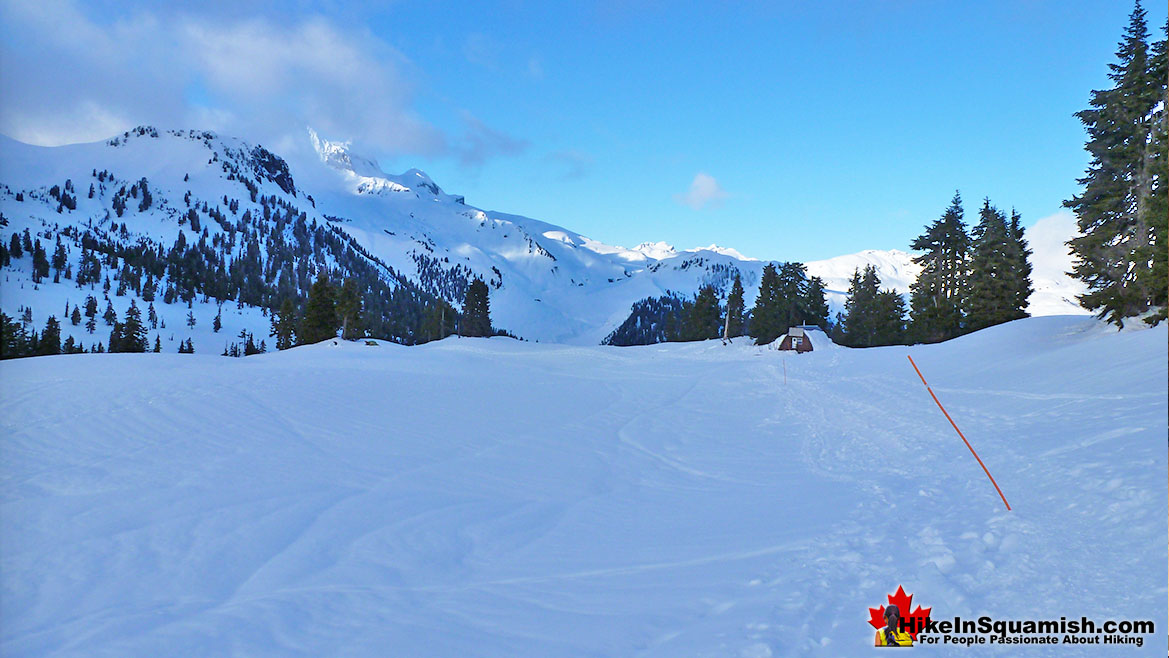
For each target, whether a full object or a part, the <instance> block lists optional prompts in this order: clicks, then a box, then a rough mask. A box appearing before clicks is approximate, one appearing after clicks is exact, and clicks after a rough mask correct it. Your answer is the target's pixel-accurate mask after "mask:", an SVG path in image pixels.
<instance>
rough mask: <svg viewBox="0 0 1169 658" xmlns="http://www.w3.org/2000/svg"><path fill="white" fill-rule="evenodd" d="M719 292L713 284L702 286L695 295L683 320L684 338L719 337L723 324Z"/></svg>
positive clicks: (702, 338)
mask: <svg viewBox="0 0 1169 658" xmlns="http://www.w3.org/2000/svg"><path fill="white" fill-rule="evenodd" d="M720 315H721V314H720V313H719V307H718V293H716V292H715V291H714V288H713V287H712V286H702V287H701V288H699V289H698V294H697V295H695V297H694V303H693V304H692V305H691V306H690V308H689V312H688V313H687V314H686V317H685V319H684V320H683V323H682V324H683V327H682V336H681V339H682V340H687V341H689V340H706V339H708V338H717V337H718V335H719V332H720V331H721V330H722V326H721V325H720V324H719V316H720Z"/></svg>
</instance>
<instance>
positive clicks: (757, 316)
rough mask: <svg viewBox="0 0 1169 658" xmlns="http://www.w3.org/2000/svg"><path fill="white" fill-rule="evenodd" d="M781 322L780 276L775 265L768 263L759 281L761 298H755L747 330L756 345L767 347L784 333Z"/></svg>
mask: <svg viewBox="0 0 1169 658" xmlns="http://www.w3.org/2000/svg"><path fill="white" fill-rule="evenodd" d="M780 322H781V320H780V299H779V274H778V273H777V272H776V269H775V264H774V263H768V264H767V265H765V266H763V276H762V277H760V279H759V296H758V297H756V298H755V306H754V308H752V309H751V322H750V324H749V325H747V328H748V330H749V333H750V335H751V337H752V338H754V339H755V344H756V345H767V344H768V343H771V342H772V341H774V340H775V339H776V338H779V336H780V334H782V333H783V330H782V329H781V328H780V326H779V325H780Z"/></svg>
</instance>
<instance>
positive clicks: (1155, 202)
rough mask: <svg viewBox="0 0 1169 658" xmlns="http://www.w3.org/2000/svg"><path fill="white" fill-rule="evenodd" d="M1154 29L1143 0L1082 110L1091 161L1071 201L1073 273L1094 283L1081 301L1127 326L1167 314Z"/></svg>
mask: <svg viewBox="0 0 1169 658" xmlns="http://www.w3.org/2000/svg"><path fill="white" fill-rule="evenodd" d="M1148 36H1149V31H1148V24H1147V22H1146V19H1145V11H1144V9H1143V8H1142V7H1141V6H1140V2H1139V1H1138V2H1137V3H1136V6H1135V8H1134V9H1133V12H1132V14H1130V16H1129V24H1128V27H1127V28H1126V30H1125V33H1124V36H1123V38H1122V39H1121V42H1120V44H1119V47H1118V49H1117V52H1116V58H1117V62H1116V63H1113V64H1110V65H1109V67H1110V68H1111V73H1109V76H1108V77H1109V78H1110V79H1111V80H1112V82H1113V86H1112V88H1111V89H1105V90H1096V91H1093V92H1092V94H1091V99H1090V101H1089V104H1090V105H1091V107H1090V108H1089V109H1086V110H1082V111H1080V112H1078V113H1076V116H1077V117H1079V119H1080V121H1081V122H1082V123H1083V124H1084V126H1085V128H1086V129H1087V132H1088V141H1087V144H1086V145H1085V148H1086V150H1087V151H1088V153H1089V155H1090V156H1091V161H1090V163H1089V165H1088V170H1087V172H1086V173H1085V175H1084V177H1083V178H1081V179H1079V181H1078V182H1079V183H1080V184H1081V185H1083V186H1084V190H1083V192H1082V193H1081V194H1078V195H1076V196H1074V197H1072V198H1071V199H1070V200H1068V201H1066V202H1064V205H1065V206H1067V207H1068V208H1071V209H1072V210H1073V211H1074V212H1075V213H1076V217H1077V223H1078V224H1079V228H1080V232H1081V234H1082V235H1080V236H1079V237H1076V238H1073V239H1072V240H1071V241H1070V242H1069V244H1070V245H1071V247H1072V251H1073V253H1074V255H1075V258H1076V260H1075V264H1074V265H1073V274H1074V275H1075V276H1076V277H1077V278H1079V279H1081V280H1082V281H1084V282H1085V283H1086V284H1087V286H1088V293H1087V294H1084V295H1081V296H1080V297H1079V301H1080V304H1081V305H1082V306H1083V307H1084V308H1087V309H1089V310H1092V311H1096V312H1097V316H1098V317H1100V318H1103V319H1105V320H1107V321H1108V322H1111V323H1114V324H1117V325H1120V326H1123V324H1124V320H1125V318H1129V317H1133V316H1136V315H1140V314H1142V313H1145V312H1146V311H1148V310H1149V309H1153V314H1152V317H1151V318H1150V319H1151V320H1152V321H1154V322H1155V321H1157V319H1158V318H1160V317H1163V316H1164V305H1165V297H1166V294H1167V292H1166V282H1165V281H1166V278H1165V271H1164V269H1165V266H1164V262H1165V258H1166V239H1167V237H1169V236H1166V235H1165V233H1164V228H1163V227H1164V226H1165V221H1166V217H1165V215H1166V211H1165V208H1166V201H1165V199H1164V197H1165V195H1166V188H1165V167H1166V159H1165V139H1164V136H1165V132H1166V128H1165V126H1166V111H1165V92H1166V75H1165V65H1164V55H1163V54H1164V46H1163V45H1160V44H1159V45H1157V46H1156V47H1154V49H1153V52H1152V53H1150V52H1149V47H1148ZM1150 55H1151V56H1150Z"/></svg>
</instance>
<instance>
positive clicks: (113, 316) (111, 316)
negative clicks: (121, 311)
mask: <svg viewBox="0 0 1169 658" xmlns="http://www.w3.org/2000/svg"><path fill="white" fill-rule="evenodd" d="M101 319H102V320H105V323H106V325H107V326H110V327H112V326H114V323H115V322H117V321H118V313H117V312H116V311H115V310H114V303H113V302H111V301H110V300H108V299H107V300H106V311H105V313H103V314H102V316H101Z"/></svg>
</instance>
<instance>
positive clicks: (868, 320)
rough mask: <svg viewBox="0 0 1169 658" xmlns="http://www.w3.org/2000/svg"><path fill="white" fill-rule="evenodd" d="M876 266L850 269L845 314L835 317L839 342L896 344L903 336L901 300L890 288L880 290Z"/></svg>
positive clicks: (870, 345)
mask: <svg viewBox="0 0 1169 658" xmlns="http://www.w3.org/2000/svg"><path fill="white" fill-rule="evenodd" d="M880 288H881V279H880V277H879V276H878V275H877V268H875V267H874V266H872V265H867V266H865V270H864V273H863V274H862V273H861V272H854V273H853V275H852V281H851V282H850V285H849V288H848V301H846V302H845V304H844V309H845V315H844V316H843V317H839V318H838V322H837V324H838V326H839V327H840V329H839V331H840V338H839V342H841V343H842V344H844V345H849V346H851V347H876V346H879V345H896V344H900V343H903V342H904V340H905V300H904V299H903V298H902V297H901V294H900V293H898V292H896V291H894V290H881V289H880Z"/></svg>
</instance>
